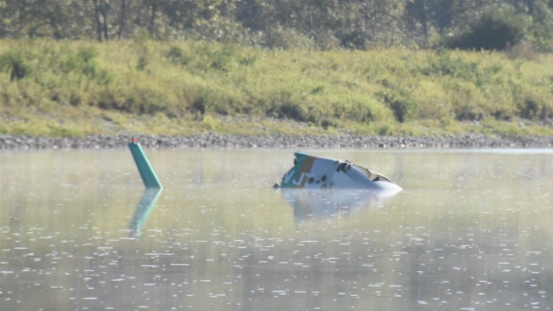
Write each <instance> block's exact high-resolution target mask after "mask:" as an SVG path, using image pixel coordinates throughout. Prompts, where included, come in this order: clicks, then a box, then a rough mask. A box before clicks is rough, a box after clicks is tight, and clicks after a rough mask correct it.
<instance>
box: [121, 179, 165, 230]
mask: <svg viewBox="0 0 553 311" xmlns="http://www.w3.org/2000/svg"><path fill="white" fill-rule="evenodd" d="M161 192H163V189H158V188H148V189H146V190H144V193H143V194H142V197H141V198H140V201H139V202H138V205H137V206H136V210H135V211H134V215H133V217H132V220H131V224H130V226H129V229H130V232H131V236H132V237H136V238H138V237H140V235H142V230H143V229H144V226H145V225H146V222H147V221H148V217H149V216H150V214H151V213H152V210H153V209H154V207H155V206H156V202H157V200H158V198H159V196H160V195H161Z"/></svg>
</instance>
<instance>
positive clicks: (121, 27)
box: [117, 0, 127, 40]
mask: <svg viewBox="0 0 553 311" xmlns="http://www.w3.org/2000/svg"><path fill="white" fill-rule="evenodd" d="M126 22H127V0H123V2H122V3H121V19H120V21H119V31H118V34H117V37H118V38H119V40H121V38H122V37H123V31H124V30H125V24H126Z"/></svg>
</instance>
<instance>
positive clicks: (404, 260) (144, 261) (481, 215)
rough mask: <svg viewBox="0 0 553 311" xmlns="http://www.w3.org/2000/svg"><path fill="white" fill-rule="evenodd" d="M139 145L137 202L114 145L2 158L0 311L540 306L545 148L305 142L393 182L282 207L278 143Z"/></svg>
mask: <svg viewBox="0 0 553 311" xmlns="http://www.w3.org/2000/svg"><path fill="white" fill-rule="evenodd" d="M147 152H148V156H149V158H150V160H151V162H152V164H153V165H154V166H155V167H156V170H157V173H158V176H159V177H160V179H161V180H162V181H163V183H164V187H165V189H164V190H163V193H162V194H159V193H158V194H157V195H151V196H150V195H147V196H146V198H144V196H143V197H142V199H141V195H142V192H143V187H144V186H143V184H142V182H141V181H140V179H139V176H138V174H137V172H136V168H135V166H134V163H133V162H132V160H131V159H130V157H129V153H128V150H126V149H125V150H121V151H71V152H60V151H57V152H29V153H0V174H1V175H0V310H2V311H4V310H41V309H43V310H62V311H63V310H240V311H242V310H260V309H265V310H323V309H326V310H338V309H354V310H501V311H510V310H513V311H514V310H535V309H536V310H540V309H542V310H548V309H549V308H551V307H552V306H553V295H552V291H553V264H552V261H551V258H553V226H551V223H552V222H553V200H552V196H553V195H552V191H551V184H553V161H551V155H552V154H551V153H547V152H540V153H533V152H525V153H524V154H517V153H508V152H503V153H490V152H478V153H470V152H465V151H464V152H453V151H446V152H428V151H426V152H400V151H389V152H356V151H328V152H324V153H323V152H316V151H315V152H313V153H316V154H320V155H324V156H329V157H335V158H347V159H350V160H351V161H354V162H355V163H359V164H360V165H364V166H367V167H371V168H374V169H375V170H377V171H380V172H386V175H388V176H389V177H390V178H391V179H392V180H394V181H396V182H397V183H398V184H399V185H401V186H402V187H403V188H404V189H405V190H404V191H403V192H401V193H399V194H398V195H396V196H393V197H390V198H385V199H382V200H380V199H378V198H376V197H370V196H368V197H367V198H364V197H362V194H354V195H353V196H348V195H346V196H340V195H339V196H335V195H333V194H332V195H330V194H331V193H330V192H327V193H325V194H320V193H319V194H318V195H312V194H307V197H302V194H301V193H300V194H293V193H292V194H290V197H289V198H290V201H291V202H292V204H294V208H291V206H290V204H289V203H288V201H287V199H285V198H283V195H285V196H287V194H284V193H283V192H280V191H274V190H273V189H271V188H270V187H271V185H272V184H273V182H274V180H277V179H278V178H280V176H281V175H282V172H283V171H285V170H286V169H287V168H289V166H290V163H289V162H290V154H291V153H292V152H291V151H151V150H147ZM255 168H256V169H255ZM356 196H358V197H356ZM156 197H157V200H158V202H157V204H155V200H156ZM148 198H149V199H151V200H148ZM350 199H351V200H350ZM357 199H359V200H357ZM310 200H311V201H312V202H311V203H307V204H304V203H305V202H309V201H310ZM139 201H140V202H141V203H139V206H138V208H137V206H136V204H137V202H139ZM148 201H149V202H148ZM294 202H296V203H294ZM297 202H302V204H299V203H297ZM313 202H320V204H319V203H316V204H313ZM373 202H374V203H373ZM154 205H155V207H154ZM296 205H297V207H296ZM374 207H377V208H374ZM306 208H309V210H307V209H306ZM345 209H346V210H347V209H349V210H351V212H350V213H349V217H342V215H343V213H342V212H341V211H343V210H345ZM319 215H324V217H319ZM295 217H297V218H299V219H301V220H302V221H301V225H298V223H297V222H296V221H295ZM146 220H147V223H146ZM303 220H309V221H303ZM129 224H130V226H129ZM129 227H130V228H129ZM138 232H141V235H140V238H139V239H138V238H137V237H136V236H134V235H133V233H138Z"/></svg>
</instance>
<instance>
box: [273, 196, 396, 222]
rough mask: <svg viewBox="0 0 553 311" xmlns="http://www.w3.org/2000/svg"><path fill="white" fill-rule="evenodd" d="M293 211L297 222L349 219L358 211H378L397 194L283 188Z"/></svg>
mask: <svg viewBox="0 0 553 311" xmlns="http://www.w3.org/2000/svg"><path fill="white" fill-rule="evenodd" d="M280 191H281V193H282V196H283V197H284V199H285V200H286V202H288V204H290V206H291V207H292V208H293V210H294V220H295V221H296V222H304V221H310V220H315V219H324V218H330V217H334V216H346V217H347V216H350V215H351V214H352V213H354V212H355V211H357V210H360V209H368V208H375V207H378V206H381V205H382V204H384V202H385V201H386V200H387V199H389V198H391V197H393V196H395V195H396V194H397V193H398V192H385V191H377V190H365V189H363V190H360V189H332V190H331V189H328V190H315V189H313V190H309V189H281V190H280Z"/></svg>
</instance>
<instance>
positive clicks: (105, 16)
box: [101, 0, 109, 41]
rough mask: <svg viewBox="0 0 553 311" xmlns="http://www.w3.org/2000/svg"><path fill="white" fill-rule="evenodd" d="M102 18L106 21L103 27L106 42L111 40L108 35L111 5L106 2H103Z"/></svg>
mask: <svg viewBox="0 0 553 311" xmlns="http://www.w3.org/2000/svg"><path fill="white" fill-rule="evenodd" d="M101 12H102V17H103V21H104V25H103V27H102V30H103V31H104V39H105V40H106V41H108V40H109V35H108V14H109V5H108V4H107V3H106V1H105V0H102V10H101Z"/></svg>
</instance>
